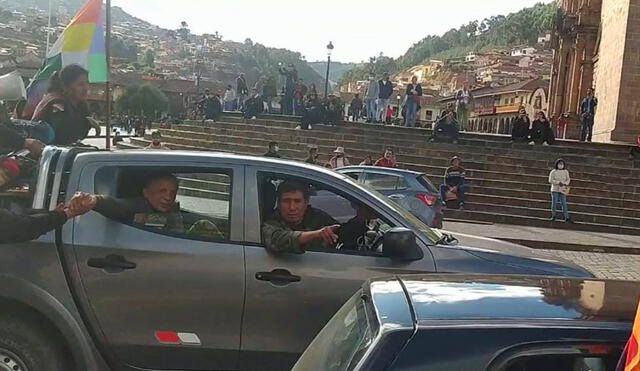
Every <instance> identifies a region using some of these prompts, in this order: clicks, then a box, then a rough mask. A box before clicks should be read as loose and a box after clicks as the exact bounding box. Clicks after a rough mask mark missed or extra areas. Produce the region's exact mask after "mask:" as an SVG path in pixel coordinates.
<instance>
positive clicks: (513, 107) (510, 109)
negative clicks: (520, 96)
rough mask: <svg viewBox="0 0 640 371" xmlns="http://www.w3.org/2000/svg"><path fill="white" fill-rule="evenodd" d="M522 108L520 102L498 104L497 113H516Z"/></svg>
mask: <svg viewBox="0 0 640 371" xmlns="http://www.w3.org/2000/svg"><path fill="white" fill-rule="evenodd" d="M519 109H520V103H514V104H503V105H500V106H496V113H516V112H518V110H519Z"/></svg>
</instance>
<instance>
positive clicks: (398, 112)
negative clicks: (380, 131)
mask: <svg viewBox="0 0 640 371" xmlns="http://www.w3.org/2000/svg"><path fill="white" fill-rule="evenodd" d="M396 98H398V110H397V111H396V118H398V117H400V99H402V96H401V95H400V92H398V96H397V97H396Z"/></svg>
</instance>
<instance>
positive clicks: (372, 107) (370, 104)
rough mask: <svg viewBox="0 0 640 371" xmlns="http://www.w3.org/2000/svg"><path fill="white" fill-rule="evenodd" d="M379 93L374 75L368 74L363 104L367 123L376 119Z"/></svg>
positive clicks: (378, 86)
mask: <svg viewBox="0 0 640 371" xmlns="http://www.w3.org/2000/svg"><path fill="white" fill-rule="evenodd" d="M378 95H380V84H378V81H376V75H374V74H373V73H371V74H369V83H368V84H367V90H366V92H365V93H364V104H365V105H366V109H367V123H369V124H370V123H372V122H374V121H375V120H376V112H378V109H377V105H376V104H377V100H378Z"/></svg>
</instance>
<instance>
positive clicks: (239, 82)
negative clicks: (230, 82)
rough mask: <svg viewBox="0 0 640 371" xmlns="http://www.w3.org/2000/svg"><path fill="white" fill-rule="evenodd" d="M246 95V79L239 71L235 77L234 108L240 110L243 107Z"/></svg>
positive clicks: (247, 92) (247, 93)
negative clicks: (236, 101)
mask: <svg viewBox="0 0 640 371" xmlns="http://www.w3.org/2000/svg"><path fill="white" fill-rule="evenodd" d="M247 95H249V87H248V85H247V80H246V79H245V77H244V73H241V74H240V75H239V76H238V77H237V78H236V97H237V99H238V104H237V105H236V108H237V109H238V111H242V110H243V109H244V101H245V99H247Z"/></svg>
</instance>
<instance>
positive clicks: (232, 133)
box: [163, 126, 640, 182]
mask: <svg viewBox="0 0 640 371" xmlns="http://www.w3.org/2000/svg"><path fill="white" fill-rule="evenodd" d="M194 130H196V131H194ZM163 131H164V132H170V131H173V132H176V133H179V134H176V135H175V136H185V137H189V138H193V139H200V138H202V139H207V138H209V137H211V136H216V137H222V136H225V137H226V138H227V139H226V140H230V141H234V142H248V141H251V142H255V140H260V141H262V142H264V143H265V146H266V144H267V143H268V142H270V141H278V142H281V146H282V145H284V144H286V143H289V142H291V143H295V144H291V145H296V144H297V145H299V146H301V147H306V146H307V145H309V144H313V145H317V146H322V147H323V148H324V147H326V148H331V150H333V149H335V147H336V146H337V145H343V146H345V147H346V148H347V150H348V151H349V153H355V152H361V153H362V154H371V153H374V154H376V153H381V152H382V151H383V149H384V148H385V145H380V146H378V147H375V146H374V145H373V144H372V141H373V140H375V138H372V139H371V140H369V142H367V143H363V144H362V145H356V144H355V143H350V144H348V143H347V144H345V143H344V142H343V141H339V140H319V139H317V138H315V137H313V136H311V135H308V134H307V133H312V132H307V131H303V132H302V134H299V135H297V134H298V133H301V131H294V132H293V133H294V134H295V135H291V134H289V135H288V136H286V137H282V136H277V137H274V136H273V135H271V134H269V133H268V132H261V131H260V130H259V129H258V128H252V129H251V130H248V129H246V128H243V130H235V129H233V130H224V129H221V128H204V127H193V126H191V127H187V126H181V127H178V128H177V129H164V130H163ZM296 135H297V136H296ZM424 146H426V147H424V148H422V147H415V146H414V147H410V146H405V147H401V148H399V150H398V151H397V152H399V153H398V156H399V158H400V159H401V160H402V158H403V157H406V156H412V155H415V156H419V157H437V158H440V159H442V160H444V159H447V158H450V157H452V156H453V155H459V156H462V157H463V159H465V162H466V161H468V160H469V159H474V160H477V161H479V162H480V161H481V162H482V163H489V164H491V163H500V164H504V165H507V166H522V165H523V163H526V164H527V165H529V167H531V168H534V169H536V170H537V171H540V170H541V169H548V168H550V167H552V166H553V163H554V162H555V160H556V159H557V157H558V156H557V155H552V156H551V157H548V159H541V157H540V155H539V154H536V155H535V156H532V153H530V152H529V153H520V152H517V151H515V150H514V149H500V150H499V151H498V150H486V151H485V152H488V153H480V152H478V149H477V148H475V147H471V146H464V145H458V146H454V145H450V144H442V143H428V144H425V145H424ZM525 148H526V147H525ZM518 156H519V157H518ZM523 159H526V162H524V161H523ZM572 160H573V161H572ZM566 161H567V162H568V163H569V165H570V168H571V170H572V172H574V171H575V172H585V173H591V174H594V175H593V176H600V177H602V176H603V174H602V172H601V171H600V170H602V168H603V167H606V170H607V172H606V173H607V174H611V175H614V174H615V175H619V176H620V177H622V179H623V180H622V181H627V178H629V180H628V181H629V182H631V179H632V178H635V179H637V180H640V168H637V169H633V168H628V166H629V165H630V164H631V161H628V159H626V158H625V159H623V160H616V161H613V162H612V160H610V159H604V158H601V157H586V158H585V157H584V156H582V157H580V156H572V157H566ZM409 162H411V161H409ZM616 165H619V166H622V167H616Z"/></svg>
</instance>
